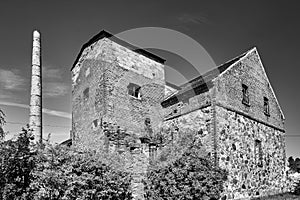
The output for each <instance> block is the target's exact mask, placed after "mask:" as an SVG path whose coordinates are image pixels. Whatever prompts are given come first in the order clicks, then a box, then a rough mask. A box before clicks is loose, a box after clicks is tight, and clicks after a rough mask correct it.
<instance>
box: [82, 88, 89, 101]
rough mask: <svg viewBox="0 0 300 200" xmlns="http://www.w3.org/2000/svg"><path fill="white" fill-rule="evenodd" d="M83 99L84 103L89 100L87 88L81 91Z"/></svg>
mask: <svg viewBox="0 0 300 200" xmlns="http://www.w3.org/2000/svg"><path fill="white" fill-rule="evenodd" d="M83 99H84V101H87V100H88V99H89V88H86V89H85V90H84V91H83Z"/></svg>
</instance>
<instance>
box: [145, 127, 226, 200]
mask: <svg viewBox="0 0 300 200" xmlns="http://www.w3.org/2000/svg"><path fill="white" fill-rule="evenodd" d="M175 137H176V139H175V140H174V141H173V142H171V143H169V144H168V145H166V146H165V147H164V148H163V150H162V151H161V153H160V155H159V156H158V157H157V158H156V159H155V160H154V161H153V162H152V163H153V166H152V167H151V168H150V170H149V172H148V173H147V178H148V180H147V181H145V191H146V195H145V196H146V199H150V200H152V199H153V200H154V199H155V200H163V199H168V200H172V199H174V200H175V199H205V198H207V199H214V198H215V199H218V198H220V194H221V192H222V191H223V183H224V181H225V180H226V178H227V174H226V172H225V171H224V170H222V169H220V168H218V167H215V166H214V165H213V163H212V162H211V161H210V158H209V157H208V156H207V153H206V152H205V151H204V150H203V148H202V145H201V142H200V140H199V138H198V136H197V135H196V134H194V133H192V132H188V131H187V132H185V133H183V132H181V133H179V134H178V135H176V136H175Z"/></svg>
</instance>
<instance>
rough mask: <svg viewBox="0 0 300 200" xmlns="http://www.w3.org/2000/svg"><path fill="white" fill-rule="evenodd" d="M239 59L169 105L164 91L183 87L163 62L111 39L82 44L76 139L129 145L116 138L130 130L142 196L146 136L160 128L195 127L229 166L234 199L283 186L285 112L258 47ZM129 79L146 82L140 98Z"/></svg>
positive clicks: (136, 186) (75, 74)
mask: <svg viewBox="0 0 300 200" xmlns="http://www.w3.org/2000/svg"><path fill="white" fill-rule="evenodd" d="M234 61H236V62H233V61H232V62H230V63H231V64H230V65H225V66H226V67H228V68H226V69H227V70H225V71H223V73H221V74H220V73H217V75H216V77H214V75H215V74H216V73H215V71H214V73H209V75H207V76H206V78H208V80H209V81H208V82H209V83H207V85H206V87H203V85H205V84H206V82H204V83H203V85H198V86H197V87H198V88H193V89H192V88H191V90H189V89H188V88H187V87H186V88H184V89H183V92H182V91H179V92H178V93H180V92H181V93H180V95H178V96H176V95H175V96H172V97H173V98H169V99H167V100H170V99H171V100H170V101H168V102H167V103H166V104H163V105H164V108H162V106H161V102H162V101H163V100H166V98H165V95H170V94H171V93H174V92H176V89H174V88H171V87H169V86H166V83H165V79H164V65H163V64H162V63H160V62H157V61H155V60H153V59H150V58H148V57H146V56H144V55H141V54H139V53H137V52H134V51H132V50H130V49H128V48H126V47H123V46H121V45H119V44H118V43H116V42H114V41H112V40H110V39H109V38H102V39H100V40H98V41H96V42H94V43H93V44H91V45H89V46H88V47H86V48H85V49H84V50H83V52H82V54H81V57H80V58H79V59H78V62H77V63H76V65H75V66H74V67H73V69H72V81H73V83H72V102H73V105H72V126H73V127H72V132H73V135H72V137H73V139H74V144H75V145H78V146H82V147H86V148H91V149H96V150H97V149H103V148H105V149H106V150H108V151H115V150H118V151H122V152H126V151H127V150H128V147H126V145H125V142H124V141H122V142H121V143H119V139H118V141H117V142H116V140H113V139H112V137H117V138H118V137H119V136H120V135H126V136H128V135H129V136H131V137H132V138H133V140H134V145H133V146H132V148H131V147H130V148H129V149H130V150H131V153H133V154H131V155H132V159H131V160H130V161H128V167H127V168H128V170H129V171H131V172H133V173H134V181H133V185H132V187H133V193H134V194H133V196H134V198H135V199H143V197H142V196H143V195H142V194H143V187H142V184H141V179H142V178H144V175H145V173H146V169H147V166H148V164H149V163H148V162H149V147H150V146H149V145H150V144H146V143H142V140H143V139H145V138H146V137H144V136H147V137H148V138H147V139H149V138H151V137H149V134H155V133H159V132H160V131H161V128H167V129H172V133H175V135H174V136H175V137H176V133H179V132H180V133H183V134H184V132H186V131H193V132H194V133H196V137H197V138H198V139H200V141H201V143H202V144H203V145H204V147H205V148H206V150H207V152H208V153H209V154H210V155H211V158H212V160H213V161H215V164H216V165H219V166H221V167H222V168H224V169H227V170H228V172H229V180H228V181H227V182H226V184H225V189H226V190H225V192H224V195H226V198H227V199H237V198H249V197H253V196H264V195H269V194H275V193H279V192H282V191H284V190H285V185H284V184H285V166H286V163H285V145H284V130H283V129H284V117H283V114H282V111H281V109H280V107H279V104H278V102H277V99H276V97H275V95H274V92H273V90H272V88H271V85H270V83H269V81H268V78H267V76H266V74H265V71H264V68H263V66H262V64H261V61H260V58H259V55H258V53H257V50H256V49H252V50H250V51H249V52H247V53H246V54H245V56H240V57H239V59H235V60H234ZM231 65H232V66H231ZM230 66H231V67H230ZM223 67H224V66H223ZM199 80H200V79H199ZM200 82H201V81H200ZM130 84H135V85H138V86H140V95H139V96H138V97H134V96H131V95H129V94H128V86H129V85H130ZM242 84H245V85H247V86H248V91H249V98H250V102H249V105H245V104H243V102H242V98H243V92H242ZM195 87H196V86H195ZM194 89H195V90H194ZM196 92H197V95H196ZM264 97H267V98H268V99H269V109H270V115H266V114H265V113H264V107H263V106H264V101H263V98H264ZM176 98H177V99H176ZM107 127H113V129H115V130H117V131H115V133H116V134H115V135H113V136H112V137H109V136H107V130H106V129H107ZM118 134H119V136H118ZM147 134H148V135H147ZM150 136H151V135H150ZM172 137H173V135H172ZM148 142H149V141H148ZM258 147H259V148H258ZM258 149H259V152H258ZM127 153H128V152H127ZM258 160H259V163H258Z"/></svg>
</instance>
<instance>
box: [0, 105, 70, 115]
mask: <svg viewBox="0 0 300 200" xmlns="http://www.w3.org/2000/svg"><path fill="white" fill-rule="evenodd" d="M0 105H5V106H13V107H19V108H26V109H29V105H27V104H20V103H12V102H6V101H0ZM42 112H43V113H45V114H47V115H52V116H57V117H62V118H67V119H71V118H72V115H71V114H70V113H67V112H62V111H57V110H50V109H47V108H43V109H42Z"/></svg>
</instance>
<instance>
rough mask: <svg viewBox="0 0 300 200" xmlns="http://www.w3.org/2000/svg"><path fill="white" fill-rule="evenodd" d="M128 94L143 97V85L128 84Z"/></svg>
mask: <svg viewBox="0 0 300 200" xmlns="http://www.w3.org/2000/svg"><path fill="white" fill-rule="evenodd" d="M127 88H128V94H129V95H130V96H132V97H134V98H136V99H141V92H140V91H141V86H139V85H137V84H134V83H130V84H129V85H128V86H127Z"/></svg>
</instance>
